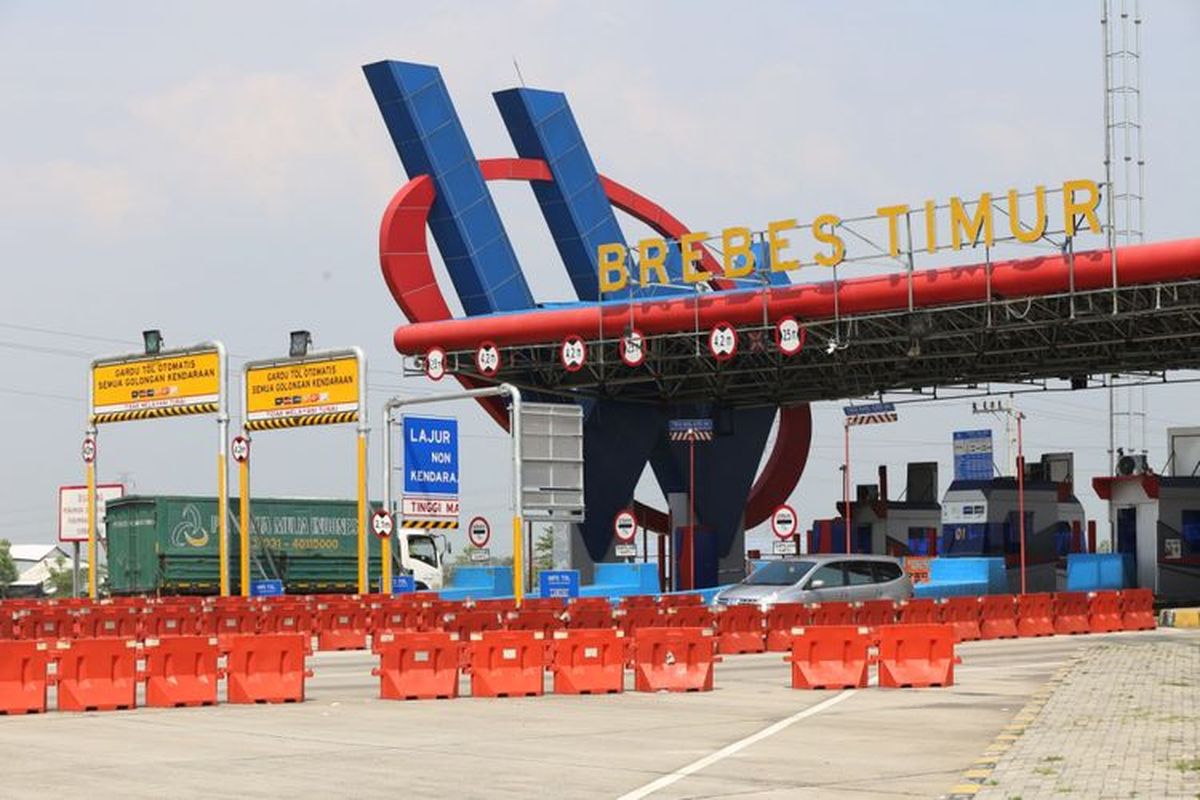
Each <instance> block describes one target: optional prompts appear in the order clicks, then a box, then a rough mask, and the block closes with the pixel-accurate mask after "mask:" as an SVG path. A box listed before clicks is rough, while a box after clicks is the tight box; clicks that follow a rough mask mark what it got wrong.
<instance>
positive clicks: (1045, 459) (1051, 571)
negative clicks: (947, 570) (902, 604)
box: [938, 453, 1085, 592]
mask: <svg viewBox="0 0 1200 800" xmlns="http://www.w3.org/2000/svg"><path fill="white" fill-rule="evenodd" d="M1073 485H1074V459H1073V457H1072V454H1070V453H1047V454H1045V455H1043V456H1042V457H1041V459H1040V460H1039V461H1037V462H1032V463H1026V465H1025V503H1024V505H1025V569H1026V581H1027V587H1028V590H1029V591H1031V592H1053V591H1059V590H1062V589H1065V588H1066V557H1067V555H1069V554H1070V553H1078V552H1083V551H1084V550H1085V545H1084V537H1083V531H1084V528H1085V519H1084V513H1083V505H1082V504H1081V503H1080V502H1079V499H1078V498H1077V497H1076V496H1075V494H1074V491H1073ZM1019 508H1020V499H1019V497H1018V485H1017V479H1016V478H1015V477H1002V478H992V479H990V480H956V481H954V482H952V483H951V484H950V488H949V489H948V490H947V491H946V494H945V496H944V497H943V498H942V518H941V538H940V541H939V544H938V555H939V556H942V557H954V556H1002V557H1003V558H1004V560H1005V565H1006V567H1007V569H1008V585H1009V588H1010V590H1012V591H1014V592H1015V591H1019V590H1020V587H1021V536H1020V528H1021V526H1020V514H1019Z"/></svg>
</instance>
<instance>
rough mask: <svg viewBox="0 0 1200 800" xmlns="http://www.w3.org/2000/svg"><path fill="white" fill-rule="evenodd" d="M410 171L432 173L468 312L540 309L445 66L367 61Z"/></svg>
mask: <svg viewBox="0 0 1200 800" xmlns="http://www.w3.org/2000/svg"><path fill="white" fill-rule="evenodd" d="M363 72H364V73H365V74H366V77H367V82H368V83H369V84H370V86H371V91H372V93H373V94H374V95H375V102H376V103H377V104H378V105H379V111H380V113H382V114H383V119H384V122H385V123H386V125H387V129H388V132H389V133H390V134H391V136H392V141H393V143H394V144H395V145H396V151H397V152H398V153H399V154H400V160H401V161H402V162H403V163H404V168H405V170H406V171H407V172H408V174H409V176H410V177H414V176H417V175H429V176H430V177H431V178H432V179H433V182H434V186H435V187H436V188H437V198H436V199H435V201H434V204H433V208H432V210H431V211H430V214H429V228H430V230H431V231H432V232H433V238H434V240H435V241H436V242H437V246H438V251H439V252H441V254H442V259H443V261H444V262H445V264H446V269H447V271H448V272H449V273H450V279H451V280H452V281H453V282H454V288H455V290H456V291H457V292H458V297H459V300H460V301H461V303H462V307H463V310H464V311H465V312H466V313H467V314H468V315H475V314H488V313H491V312H494V311H518V310H522V309H527V308H532V307H533V295H532V293H531V292H530V291H529V285H528V284H527V283H526V281H525V276H524V275H522V274H521V267H520V265H519V264H518V263H517V256H516V253H515V252H513V248H512V243H511V242H509V240H508V234H506V233H505V232H504V226H503V224H502V223H501V221H500V214H499V213H498V212H497V211H496V204H495V202H494V201H493V200H492V195H491V194H490V193H489V192H488V189H487V184H486V183H485V182H484V180H483V174H482V173H481V172H480V171H479V164H478V162H477V161H476V159H475V154H474V152H472V150H471V144H470V142H469V141H468V140H467V135H466V133H465V132H464V131H463V127H462V123H461V122H459V119H458V114H457V113H456V112H455V110H454V105H453V103H452V101H451V100H450V93H449V92H448V91H447V90H446V85H445V83H444V82H443V81H442V76H441V73H440V72H439V71H438V69H437V67H432V66H427V65H425V64H410V63H406V62H401V61H380V62H377V63H375V64H368V65H366V66H365V67H363Z"/></svg>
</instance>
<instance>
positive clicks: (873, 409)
mask: <svg viewBox="0 0 1200 800" xmlns="http://www.w3.org/2000/svg"><path fill="white" fill-rule="evenodd" d="M842 411H845V412H846V416H847V417H865V416H868V415H870V414H895V413H896V404H895V403H867V404H865V405H861V406H843V407H842Z"/></svg>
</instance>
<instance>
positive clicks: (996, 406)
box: [971, 397, 1026, 594]
mask: <svg viewBox="0 0 1200 800" xmlns="http://www.w3.org/2000/svg"><path fill="white" fill-rule="evenodd" d="M971 413H973V414H993V415H996V416H999V415H1001V414H1003V415H1005V416H1007V417H1008V418H1009V419H1015V420H1016V421H1017V518H1018V519H1017V529H1018V531H1019V532H1020V533H1019V536H1020V540H1021V594H1025V591H1026V584H1025V443H1024V437H1023V435H1022V425H1021V423H1022V422H1024V420H1025V412H1023V411H1019V410H1017V409H1016V408H1014V407H1013V405H1012V398H1011V397H1009V400H1008V403H1007V404H1005V403H1003V402H1001V401H999V400H984V401H983V402H981V403H977V402H972V403H971Z"/></svg>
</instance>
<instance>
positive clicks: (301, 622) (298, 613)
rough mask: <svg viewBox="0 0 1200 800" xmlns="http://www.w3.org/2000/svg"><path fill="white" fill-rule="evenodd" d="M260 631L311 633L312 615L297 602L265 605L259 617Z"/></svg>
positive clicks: (309, 634) (306, 634)
mask: <svg viewBox="0 0 1200 800" xmlns="http://www.w3.org/2000/svg"><path fill="white" fill-rule="evenodd" d="M259 631H260V632H261V633H302V634H304V635H305V636H312V634H313V615H312V612H311V611H309V610H308V607H307V606H305V605H302V604H299V603H288V604H286V605H269V606H265V607H264V608H263V611H262V616H261V617H260V619H259Z"/></svg>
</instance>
